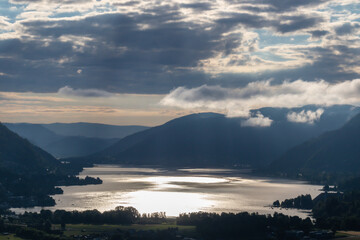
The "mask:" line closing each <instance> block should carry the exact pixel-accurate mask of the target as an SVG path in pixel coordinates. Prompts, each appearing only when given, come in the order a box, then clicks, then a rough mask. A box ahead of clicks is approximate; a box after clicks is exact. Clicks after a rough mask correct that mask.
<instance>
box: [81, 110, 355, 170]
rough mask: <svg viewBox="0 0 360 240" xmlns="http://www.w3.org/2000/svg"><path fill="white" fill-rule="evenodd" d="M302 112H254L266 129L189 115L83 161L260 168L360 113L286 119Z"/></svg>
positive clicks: (208, 115)
mask: <svg viewBox="0 0 360 240" xmlns="http://www.w3.org/2000/svg"><path fill="white" fill-rule="evenodd" d="M305 109H306V110H313V111H315V110H316V109H317V108H316V107H315V106H307V107H305ZM302 110H303V108H302V109H290V110H289V109H279V108H264V109H259V110H256V111H254V114H257V112H259V113H261V115H263V118H266V117H268V118H270V119H272V124H271V126H268V127H259V126H258V127H256V126H255V127H254V126H248V125H246V124H244V122H245V121H246V120H244V119H241V118H227V117H225V116H224V115H221V114H215V113H200V114H192V115H188V116H184V117H181V118H177V119H174V120H172V121H169V122H167V123H165V124H164V125H161V126H158V127H154V128H151V129H148V130H145V131H141V132H138V133H136V134H133V135H130V136H128V137H125V138H123V139H121V140H120V141H118V142H117V143H116V144H114V145H112V146H110V147H109V148H107V149H105V150H103V151H101V152H99V153H97V154H94V155H92V156H89V157H87V159H88V160H89V159H90V161H92V162H94V163H121V164H139V165H160V166H207V167H208V166H234V165H239V166H251V167H258V166H264V165H266V164H269V163H270V162H271V161H273V160H275V159H277V158H279V157H280V156H281V155H282V154H283V153H284V152H285V151H286V150H288V149H289V148H291V147H294V146H295V145H297V144H300V143H302V142H304V141H305V140H308V139H310V138H312V137H316V136H318V135H320V134H321V133H324V132H325V131H329V130H333V129H336V128H339V127H341V126H342V125H343V124H344V123H345V122H346V121H347V120H349V119H350V118H351V117H352V116H353V115H354V114H356V113H357V112H359V109H358V108H354V107H351V106H334V107H329V108H325V110H324V113H323V114H322V115H321V117H320V118H319V119H318V120H317V121H314V122H311V123H309V122H291V121H289V115H288V114H289V112H290V113H291V112H295V113H300V112H301V111H302Z"/></svg>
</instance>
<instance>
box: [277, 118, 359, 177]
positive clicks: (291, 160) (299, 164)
mask: <svg viewBox="0 0 360 240" xmlns="http://www.w3.org/2000/svg"><path fill="white" fill-rule="evenodd" d="M359 136H360V114H358V115H356V116H355V117H354V118H352V119H351V120H350V121H349V122H348V123H346V124H345V125H344V126H343V127H341V128H340V129H337V130H334V131H330V132H326V133H324V134H322V135H321V136H319V137H316V138H313V139H311V140H308V141H306V142H305V143H302V144H300V145H298V146H296V147H294V148H292V149H290V150H289V151H287V152H286V153H285V154H284V155H283V156H282V157H281V158H280V159H278V160H277V161H275V162H273V163H272V164H271V170H272V171H277V172H285V173H316V172H322V171H325V172H338V173H339V172H342V173H345V172H353V173H356V172H358V171H359V170H360V137H359Z"/></svg>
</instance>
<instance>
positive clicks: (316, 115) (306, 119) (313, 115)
mask: <svg viewBox="0 0 360 240" xmlns="http://www.w3.org/2000/svg"><path fill="white" fill-rule="evenodd" d="M323 113H324V109H322V108H319V109H317V110H316V111H311V110H308V111H305V110H302V111H301V112H298V113H297V112H290V113H288V114H287V116H286V117H287V119H288V120H289V121H290V122H298V123H308V124H314V122H315V121H318V120H320V117H321V115H322V114H323Z"/></svg>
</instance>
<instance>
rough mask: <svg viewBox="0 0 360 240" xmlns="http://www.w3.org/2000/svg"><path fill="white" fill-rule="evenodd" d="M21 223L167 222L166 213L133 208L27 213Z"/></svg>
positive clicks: (22, 216) (40, 224) (20, 216)
mask: <svg viewBox="0 0 360 240" xmlns="http://www.w3.org/2000/svg"><path fill="white" fill-rule="evenodd" d="M19 219H20V221H22V222H24V223H26V224H28V225H30V226H31V225H32V226H34V227H36V226H35V225H37V227H40V226H42V225H44V223H46V222H50V223H51V224H62V225H64V224H134V223H139V224H145V223H150V224H151V223H162V222H164V221H166V215H165V213H164V212H159V213H151V214H142V215H140V213H139V212H138V211H137V210H136V209H135V208H133V207H123V206H119V207H116V208H115V210H110V211H105V212H103V213H101V212H99V211H98V210H86V211H81V212H80V211H65V210H56V211H54V212H52V211H50V210H41V211H40V213H29V212H25V213H24V214H22V215H19Z"/></svg>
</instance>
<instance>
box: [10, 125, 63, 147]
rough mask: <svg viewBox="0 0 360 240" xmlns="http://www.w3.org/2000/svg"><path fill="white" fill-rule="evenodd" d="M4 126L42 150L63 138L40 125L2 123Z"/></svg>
mask: <svg viewBox="0 0 360 240" xmlns="http://www.w3.org/2000/svg"><path fill="white" fill-rule="evenodd" d="M4 125H5V126H6V127H7V128H9V129H10V130H11V131H13V132H16V133H17V134H19V135H20V136H21V137H23V138H26V139H28V140H29V141H30V142H32V143H33V144H35V145H37V146H39V147H41V148H44V147H45V146H46V145H48V144H49V143H51V142H54V141H58V140H60V139H61V138H63V137H62V136H60V135H58V134H56V133H54V132H53V131H50V130H49V129H47V128H45V127H44V126H42V125H41V124H32V123H4Z"/></svg>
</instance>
